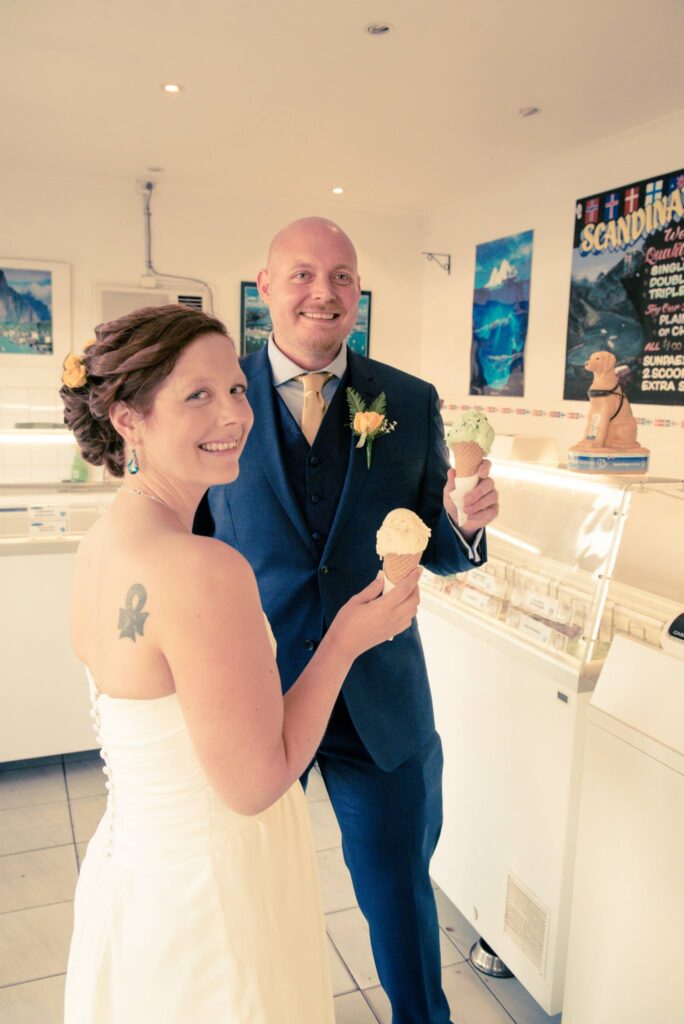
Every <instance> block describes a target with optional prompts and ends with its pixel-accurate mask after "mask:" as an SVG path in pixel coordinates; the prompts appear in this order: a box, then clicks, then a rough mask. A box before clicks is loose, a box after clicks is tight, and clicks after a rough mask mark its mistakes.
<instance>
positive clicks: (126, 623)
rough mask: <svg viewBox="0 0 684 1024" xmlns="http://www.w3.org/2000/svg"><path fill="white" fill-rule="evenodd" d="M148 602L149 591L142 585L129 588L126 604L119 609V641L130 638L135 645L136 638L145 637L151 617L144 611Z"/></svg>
mask: <svg viewBox="0 0 684 1024" xmlns="http://www.w3.org/2000/svg"><path fill="white" fill-rule="evenodd" d="M146 601H147V591H146V590H145V588H144V587H143V585H142V583H134V584H133V586H132V587H129V588H128V593H127V594H126V604H125V606H124V607H123V608H119V630H120V632H119V640H123V639H124V637H128V638H129V640H132V641H133V643H135V638H136V636H142V635H143V632H144V630H145V620H146V619H147V618H148V617H149V612H144V611H143V608H144V606H145V602H146Z"/></svg>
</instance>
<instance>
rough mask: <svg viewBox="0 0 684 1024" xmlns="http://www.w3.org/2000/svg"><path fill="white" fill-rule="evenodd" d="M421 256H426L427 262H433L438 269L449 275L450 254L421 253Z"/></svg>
mask: <svg viewBox="0 0 684 1024" xmlns="http://www.w3.org/2000/svg"><path fill="white" fill-rule="evenodd" d="M421 256H427V258H428V260H434V261H435V263H436V264H437V266H438V267H441V268H442V270H446V272H447V274H450V273H451V253H449V252H423V253H421Z"/></svg>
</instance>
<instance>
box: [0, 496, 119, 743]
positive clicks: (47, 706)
mask: <svg viewBox="0 0 684 1024" xmlns="http://www.w3.org/2000/svg"><path fill="white" fill-rule="evenodd" d="M116 492H117V488H116V487H111V486H103V485H87V484H74V485H69V484H66V485H55V486H52V487H28V486H27V485H21V486H19V485H17V486H7V485H5V486H3V487H0V574H1V578H2V588H1V589H0V649H1V650H2V652H3V664H2V698H3V714H2V716H0V762H4V761H13V760H16V759H19V758H31V757H42V756H46V755H49V754H62V753H66V752H70V751H75V750H87V749H89V748H91V747H93V745H94V737H93V731H92V723H91V720H90V715H89V698H88V688H87V684H86V680H85V673H84V670H83V665H82V664H81V662H80V661H79V660H78V659H77V658H76V656H75V654H74V653H73V651H72V650H71V646H70V642H69V597H70V592H71V580H72V576H73V569H74V561H75V557H76V550H77V548H78V544H79V541H80V539H81V537H82V536H83V534H84V533H85V531H86V530H87V529H88V528H89V527H90V526H91V525H92V524H93V523H94V522H95V521H96V520H97V519H98V517H99V516H100V515H101V514H102V513H103V512H104V511H105V509H106V508H107V507H108V506H109V504H110V503H111V501H112V500H113V498H114V496H115V495H116Z"/></svg>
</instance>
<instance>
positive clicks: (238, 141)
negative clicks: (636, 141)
mask: <svg viewBox="0 0 684 1024" xmlns="http://www.w3.org/2000/svg"><path fill="white" fill-rule="evenodd" d="M383 20H386V21H389V22H391V23H392V25H394V26H395V29H396V31H395V32H393V33H392V34H390V35H388V36H383V37H380V38H372V37H370V36H368V35H367V34H366V33H365V32H364V26H365V25H366V24H367V23H368V22H371V21H383ZM683 30H684V9H683V6H682V3H681V0H566V2H564V3H561V2H559V0H451V2H449V0H345V2H337V3H334V2H332V0H317V2H315V0H253V2H246V0H195V2H194V3H192V2H188V0H166V2H161V0H61V2H59V3H57V2H55V0H0V88H1V95H2V97H3V103H2V108H1V109H2V114H1V115H0V124H1V126H2V130H1V131H0V167H2V168H7V169H12V170H24V169H26V170H31V171H40V172H57V173H71V172H80V173H85V174H93V175H114V176H117V177H123V178H128V179H134V178H138V177H142V176H146V175H147V173H148V172H147V169H148V168H149V167H150V166H161V167H163V168H164V171H163V174H161V175H156V177H157V178H158V179H159V178H161V179H162V180H164V181H168V182H169V183H173V184H178V185H179V186H186V185H193V186H206V187H210V188H212V189H214V188H217V187H218V188H220V189H222V190H225V191H226V192H228V193H230V194H232V195H245V196H247V195H249V196H252V197H253V196H256V195H263V196H264V197H268V198H279V197H290V198H307V199H315V198H317V197H323V196H326V197H327V196H329V191H330V188H331V187H332V186H333V185H337V184H340V185H343V186H344V187H345V189H346V192H345V196H344V197H343V198H342V202H353V203H355V204H362V205H372V206H390V207H398V206H402V207H409V208H412V209H416V210H419V209H426V208H429V207H434V206H435V205H437V204H439V203H441V202H442V201H445V200H448V199H449V198H450V197H453V196H454V194H455V193H457V192H458V191H459V190H462V189H468V188H472V187H473V185H474V184H475V183H481V182H482V181H492V182H494V181H496V180H497V179H500V178H501V177H502V176H508V175H510V174H512V173H514V172H516V171H519V170H522V169H524V168H525V167H526V166H528V165H530V164H532V163H538V162H540V161H545V160H549V159H552V158H554V157H557V156H559V155H561V154H562V153H564V152H567V151H569V150H572V149H575V148H577V147H581V146H585V145H589V144H591V143H593V142H597V141H599V140H601V139H604V138H606V137H607V136H610V135H615V134H619V133H621V132H624V131H628V130H629V129H632V128H634V127H636V126H638V125H642V124H645V123H647V122H650V121H654V120H657V119H659V118H661V117H664V116H666V115H669V114H673V113H675V112H676V111H678V110H681V109H682V108H684V86H683V81H684V80H683V79H682V76H681V67H682V40H683V39H684V31H683ZM166 81H175V82H180V83H182V84H183V85H184V87H185V88H184V91H183V92H182V93H181V94H180V95H178V96H168V95H166V94H165V93H163V92H162V91H161V89H160V86H161V84H162V83H163V82H166ZM532 104H534V105H536V106H539V107H541V108H542V113H541V114H539V115H538V116H536V117H532V118H528V119H523V118H521V117H520V116H519V115H518V113H517V111H518V109H519V108H520V107H523V106H528V105H532ZM683 141H684V140H683ZM683 148H684V147H683Z"/></svg>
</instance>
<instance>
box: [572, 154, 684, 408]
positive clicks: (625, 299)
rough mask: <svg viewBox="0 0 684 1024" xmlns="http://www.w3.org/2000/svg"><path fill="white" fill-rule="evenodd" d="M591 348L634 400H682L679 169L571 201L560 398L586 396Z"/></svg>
mask: <svg viewBox="0 0 684 1024" xmlns="http://www.w3.org/2000/svg"><path fill="white" fill-rule="evenodd" d="M597 351H606V352H612V353H613V355H614V356H615V359H616V372H617V374H618V377H619V379H620V382H621V384H622V387H623V389H624V391H625V394H626V395H627V397H628V399H629V400H630V402H633V403H635V402H648V403H649V404H653V405H684V171H672V172H671V173H670V174H663V175H661V176H659V177H655V178H646V179H644V180H643V181H637V182H633V183H632V184H630V185H623V186H621V187H620V188H614V189H611V190H610V191H609V192H599V193H595V194H594V195H593V196H587V197H586V198H584V199H579V200H578V201H577V203H576V205H575V234H574V248H573V254H572V280H571V285H570V309H569V314H568V333H567V346H566V358H565V382H564V390H563V397H564V398H571V399H586V397H587V391H588V389H589V387H590V385H591V381H592V377H591V374H590V373H589V372H588V371H587V370H585V368H584V364H585V363H586V361H587V360H588V358H589V356H590V355H591V354H592V353H593V352H597Z"/></svg>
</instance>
